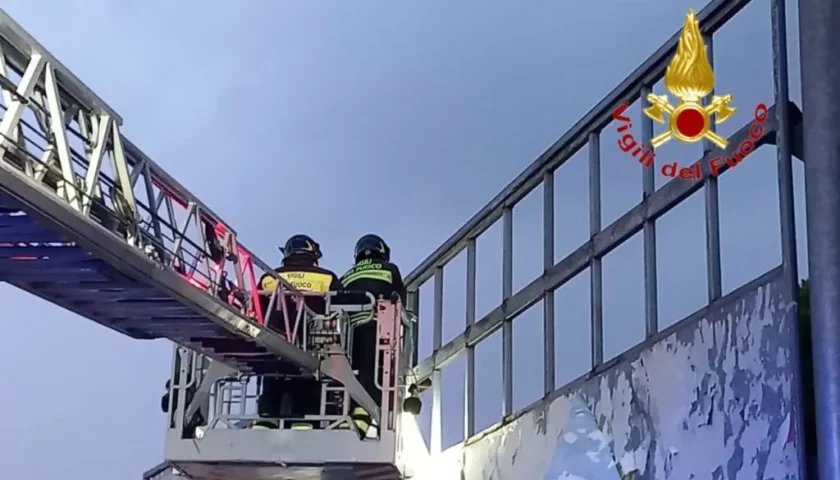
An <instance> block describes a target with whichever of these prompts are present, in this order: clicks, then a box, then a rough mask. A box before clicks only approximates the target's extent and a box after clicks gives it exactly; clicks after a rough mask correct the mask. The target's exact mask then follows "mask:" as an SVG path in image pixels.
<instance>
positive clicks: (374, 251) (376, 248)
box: [355, 233, 391, 262]
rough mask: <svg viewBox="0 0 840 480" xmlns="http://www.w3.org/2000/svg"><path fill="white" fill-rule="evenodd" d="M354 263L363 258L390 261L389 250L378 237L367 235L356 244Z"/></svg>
mask: <svg viewBox="0 0 840 480" xmlns="http://www.w3.org/2000/svg"><path fill="white" fill-rule="evenodd" d="M355 255H356V261H357V262H358V261H359V260H363V259H365V258H377V259H380V260H384V261H386V262H390V261H391V248H390V247H389V246H388V244H387V243H385V240H382V238H381V237H380V236H379V235H374V234H372V233H371V234H367V235H365V236H364V237H362V238H360V239H359V241H358V242H356V251H355Z"/></svg>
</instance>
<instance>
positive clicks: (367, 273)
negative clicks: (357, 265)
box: [341, 270, 394, 287]
mask: <svg viewBox="0 0 840 480" xmlns="http://www.w3.org/2000/svg"><path fill="white" fill-rule="evenodd" d="M356 280H379V281H381V282H388V283H393V281H394V275H393V274H392V273H391V272H389V271H388V270H362V271H359V272H353V273H351V274H349V275H347V276H345V277H344V278H342V279H341V283H342V284H343V285H344V286H345V287H347V286H349V285H350V284H351V283H353V282H355V281H356Z"/></svg>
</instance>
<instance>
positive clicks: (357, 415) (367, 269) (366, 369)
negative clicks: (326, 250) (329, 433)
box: [341, 234, 405, 433]
mask: <svg viewBox="0 0 840 480" xmlns="http://www.w3.org/2000/svg"><path fill="white" fill-rule="evenodd" d="M354 256H355V259H356V264H355V265H353V268H351V269H350V270H348V271H347V273H345V274H344V275H343V276H342V277H341V283H342V285H343V286H344V290H347V291H355V292H369V293H371V294H373V296H374V297H376V298H377V300H378V299H383V298H384V299H393V298H394V296H395V295H396V296H397V297H399V298H400V299H403V298H405V285H403V279H402V275H401V274H400V269H399V268H398V267H397V266H396V265H394V264H393V263H391V249H390V247H388V244H386V243H385V241H384V240H382V238H380V237H379V236H377V235H373V234H368V235H365V236H363V237H362V238H360V239H359V241H358V242H356V248H355V251H354ZM350 322H351V328H352V329H353V346H352V352H351V357H352V362H353V369H354V370H356V371H357V372H358V376H359V383H361V384H362V386H363V387H364V388H365V390H366V391H367V393H368V394H369V395H370V396H371V397H372V398H373V399H374V400H375V401H376V403H377V404H379V403H380V400H381V399H382V392H381V391H380V390H379V389H378V388H377V387H376V382H375V379H376V374H377V372H375V371H374V366H375V361H376V321H375V319H374V318H373V317H372V316H371V314H370V313H361V314H356V315H353V316H351V318H350ZM351 416H352V418H353V422H354V423H355V424H356V427H358V429H359V431H360V432H361V433H367V432H368V431H369V430H370V428H371V426H372V425H371V418H370V414H369V413H368V412H366V411H365V409H363V408H361V407H360V406H358V405H355V404H354V405H353V408H352V411H351Z"/></svg>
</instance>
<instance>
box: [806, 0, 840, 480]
mask: <svg viewBox="0 0 840 480" xmlns="http://www.w3.org/2000/svg"><path fill="white" fill-rule="evenodd" d="M839 23H840V2H837V1H835V0H799V32H800V57H801V69H802V110H803V116H804V118H803V139H804V142H803V144H804V157H805V201H806V208H807V219H808V266H809V270H810V288H811V322H812V341H813V350H812V355H813V359H814V396H815V410H816V419H817V455H818V469H819V478H825V479H829V478H840V134H838V133H837V126H836V125H835V124H834V122H835V121H836V120H837V119H838V118H840V64H838V62H837V59H836V54H837V47H838V45H840V30H838V29H837V28H836V26H837V25H838V24H839Z"/></svg>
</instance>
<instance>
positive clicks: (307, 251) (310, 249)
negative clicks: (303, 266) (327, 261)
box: [280, 235, 321, 260]
mask: <svg viewBox="0 0 840 480" xmlns="http://www.w3.org/2000/svg"><path fill="white" fill-rule="evenodd" d="M280 251H281V252H283V258H289V257H291V256H292V255H312V256H314V257H315V260H318V259H319V258H321V246H320V245H318V242H316V241H315V240H312V237H310V236H309V235H294V236H292V237H290V238H289V239H288V240H286V245H284V246H283V247H280Z"/></svg>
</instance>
